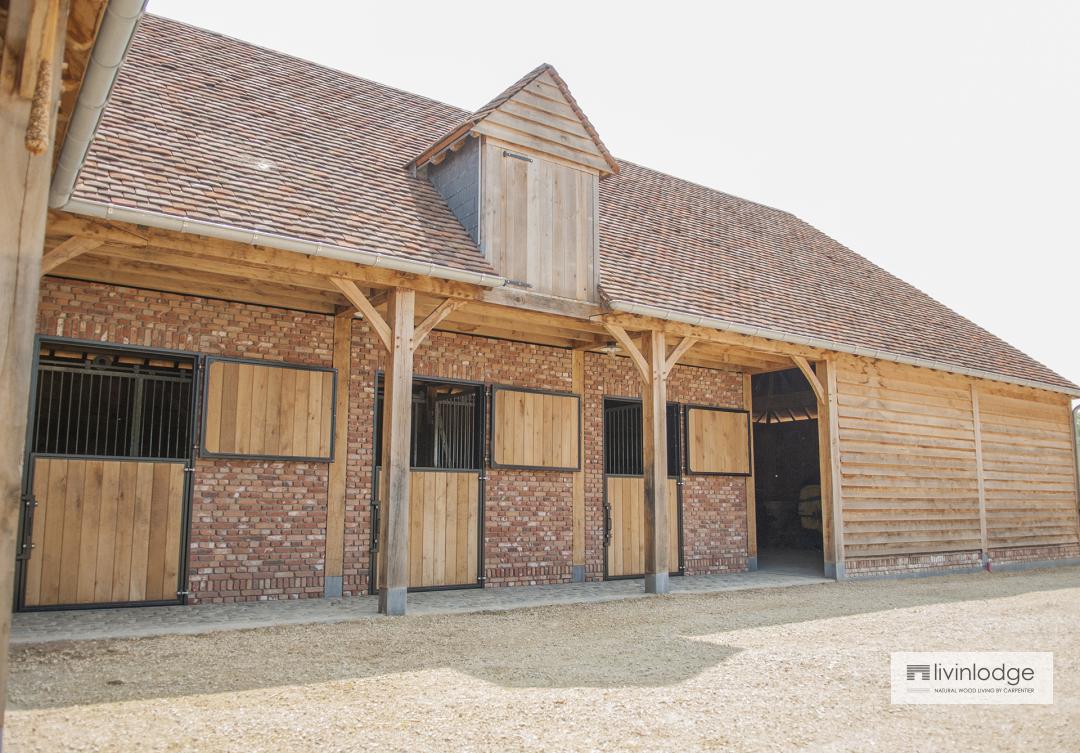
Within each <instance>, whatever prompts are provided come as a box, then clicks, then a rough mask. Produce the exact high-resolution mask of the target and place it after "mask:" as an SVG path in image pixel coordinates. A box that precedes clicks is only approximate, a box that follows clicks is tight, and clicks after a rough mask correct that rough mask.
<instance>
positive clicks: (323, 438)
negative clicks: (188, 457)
mask: <svg viewBox="0 0 1080 753" xmlns="http://www.w3.org/2000/svg"><path fill="white" fill-rule="evenodd" d="M207 371H208V373H207V378H206V405H205V411H204V430H203V448H204V450H205V452H206V453H208V454H210V455H222V456H228V457H267V458H303V459H311V460H329V459H330V457H331V437H332V434H333V420H332V419H333V414H334V372H333V371H332V370H328V369H316V368H311V367H302V366H291V365H289V364H281V363H265V364H264V363H251V362H245V361H236V360H230V359H213V360H211V361H210V363H209V368H208V370H207Z"/></svg>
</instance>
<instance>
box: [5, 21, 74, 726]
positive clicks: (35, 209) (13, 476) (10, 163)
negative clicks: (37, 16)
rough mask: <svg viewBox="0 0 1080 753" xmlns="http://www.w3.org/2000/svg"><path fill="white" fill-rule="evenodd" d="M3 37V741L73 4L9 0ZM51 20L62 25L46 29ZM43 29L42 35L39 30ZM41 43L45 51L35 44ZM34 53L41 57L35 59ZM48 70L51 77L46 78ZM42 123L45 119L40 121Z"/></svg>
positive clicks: (52, 22)
mask: <svg viewBox="0 0 1080 753" xmlns="http://www.w3.org/2000/svg"><path fill="white" fill-rule="evenodd" d="M7 5H8V8H7V23H6V26H5V30H4V39H3V41H2V42H0V52H2V55H0V58H2V60H0V166H2V167H0V301H3V305H2V306H0V419H2V420H3V425H4V430H3V431H2V432H0V458H2V459H3V462H0V568H2V569H0V745H2V742H3V713H4V708H5V700H4V699H5V698H6V697H7V676H8V638H9V637H10V633H11V604H12V601H13V595H14V593H13V592H14V588H15V546H16V542H15V538H16V532H17V531H18V528H19V515H20V508H21V506H22V501H21V493H22V474H23V450H24V441H25V437H26V418H27V413H28V411H27V406H28V405H29V401H30V376H31V374H30V364H31V363H33V353H34V330H35V319H36V317H37V307H38V293H39V283H40V281H41V255H42V249H43V248H44V244H45V219H46V212H47V209H48V206H47V204H48V194H49V176H50V173H51V168H52V155H53V141H54V137H55V128H56V117H55V113H56V109H57V102H58V98H59V91H60V70H61V63H62V62H63V56H64V43H65V40H66V33H65V29H66V28H67V13H68V3H67V2H66V1H64V2H59V3H53V4H50V5H49V6H48V7H49V10H50V12H49V13H48V15H47V16H46V17H45V21H44V23H43V25H42V26H40V27H36V26H35V24H34V23H32V22H31V16H32V14H33V13H34V11H35V7H36V8H37V12H38V13H40V12H41V8H43V7H45V5H44V4H43V3H37V4H35V3H31V2H27V1H26V0H21V1H20V0H13V2H11V3H8V4H7ZM49 24H55V25H54V26H52V27H51V28H47V27H48V26H49ZM35 35H37V36H35ZM35 47H37V48H38V49H39V55H31V54H30V53H29V50H30V49H31V48H35ZM35 57H36V58H37V59H36V60H35ZM20 62H22V63H23V64H25V65H26V72H27V74H28V75H29V74H33V75H35V76H36V77H39V78H40V79H41V80H40V81H37V80H35V83H36V84H37V85H38V87H39V89H40V90H41V91H42V92H44V94H45V95H46V96H45V97H44V98H43V99H39V101H38V106H39V112H38V114H39V115H40V114H42V113H44V114H45V115H46V120H45V121H44V125H45V128H44V133H41V132H40V131H39V132H37V133H36V136H37V137H39V138H40V137H41V136H42V135H44V136H45V139H44V144H40V140H39V141H36V142H35V143H38V144H40V145H42V146H44V150H43V151H42V152H40V153H32V152H31V151H29V149H28V148H27V141H28V138H27V134H28V130H27V129H28V126H30V125H31V121H32V119H33V117H32V109H33V103H32V101H31V100H30V99H27V98H25V97H23V96H22V93H21V92H20V87H19V80H18V77H17V76H16V68H17V67H18V66H19V63H20ZM46 74H47V78H46ZM36 125H38V126H40V125H42V121H40V120H39V121H38V122H37V123H36Z"/></svg>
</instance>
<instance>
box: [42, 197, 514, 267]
mask: <svg viewBox="0 0 1080 753" xmlns="http://www.w3.org/2000/svg"><path fill="white" fill-rule="evenodd" d="M60 209H62V210H63V211H65V212H71V213H72V214H80V215H84V216H87V217H98V218H103V219H111V220H117V221H120V222H130V223H132V224H135V225H145V226H147V227H153V228H157V229H159V230H172V231H175V232H181V233H190V234H193V235H203V236H206V237H208V238H218V239H220V240H225V241H233V242H235V243H243V244H246V245H250V246H265V247H267V248H273V249H277V250H279V251H291V252H293V253H297V254H304V255H306V256H321V257H324V258H327V259H336V260H339V261H348V262H352V263H354V264H360V265H362V266H366V267H380V268H382V269H391V270H394V271H395V272H404V273H407V274H414V275H422V276H424V277H435V278H438V279H441V280H448V281H451V282H462V283H468V284H470V285H481V286H483V287H487V288H496V287H500V286H501V285H504V284H505V283H506V280H505V279H504V278H502V277H500V276H498V275H494V274H488V273H487V272H471V271H469V270H467V269H455V268H454V267H444V266H442V265H439V264H435V263H434V262H420V261H412V260H410V259H402V258H400V257H397V256H391V255H390V254H384V253H378V252H371V251H362V250H360V249H352V248H346V247H344V246H337V245H334V244H328V243H317V242H315V241H305V240H301V239H298V238H290V237H288V236H285V235H279V234H276V233H265V232H259V231H256V230H245V229H243V228H238V227H233V226H231V225H222V224H219V223H216V222H207V221H205V220H190V219H187V218H184V217H176V216H173V215H168V214H162V213H160V212H150V211H147V210H143V209H129V208H127V207H118V206H115V205H113V204H102V203H99V202H94V201H85V200H83V199H72V200H71V201H69V202H68V203H67V204H65V205H64V206H62V207H60Z"/></svg>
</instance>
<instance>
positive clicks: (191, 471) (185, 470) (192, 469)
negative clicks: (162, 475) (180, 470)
mask: <svg viewBox="0 0 1080 753" xmlns="http://www.w3.org/2000/svg"><path fill="white" fill-rule="evenodd" d="M194 472H195V469H194V468H188V467H187V466H184V473H194Z"/></svg>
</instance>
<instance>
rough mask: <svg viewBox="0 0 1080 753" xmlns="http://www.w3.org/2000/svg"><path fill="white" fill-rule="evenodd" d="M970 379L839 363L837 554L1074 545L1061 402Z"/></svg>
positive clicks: (873, 364) (1064, 406) (1066, 431)
mask: <svg viewBox="0 0 1080 753" xmlns="http://www.w3.org/2000/svg"><path fill="white" fill-rule="evenodd" d="M972 385H973V382H972V380H970V379H967V378H962V377H956V376H951V375H946V374H940V373H937V372H932V371H929V370H926V369H917V368H914V367H908V366H902V365H898V364H890V363H886V362H872V361H867V360H861V359H840V360H838V366H837V413H838V428H839V449H840V476H841V494H842V500H843V501H842V514H843V533H844V554H845V556H846V557H880V556H892V555H906V554H921V553H934V552H956V551H969V550H981V549H984V548H987V546H988V547H990V548H993V547H1006V546H1027V545H1044V544H1059V543H1073V542H1076V541H1077V515H1076V486H1075V484H1076V482H1075V477H1074V476H1073V470H1072V465H1071V463H1072V456H1071V452H1072V450H1071V446H1072V445H1071V437H1070V434H1069V432H1070V431H1071V429H1070V424H1069V421H1070V416H1069V411H1068V408H1067V404H1066V401H1065V399H1064V398H1059V397H1056V396H1051V395H1049V393H1046V394H1045V395H1043V394H1042V393H1038V392H1036V391H1034V390H1020V389H1016V390H1013V389H1012V388H1009V387H1006V386H1004V385H996V384H993V383H989V382H978V381H977V382H974V385H975V386H974V388H973V386H972ZM976 392H977V393H978V394H977V395H976V394H975V393H976ZM976 410H977V411H978V413H976ZM980 440H981V441H980ZM977 443H978V446H979V450H977ZM981 506H985V518H984V517H983V514H982V512H981V510H980V507H981ZM984 525H985V528H986V531H987V537H988V541H987V542H985V543H984V541H983V533H982V529H983V526H984Z"/></svg>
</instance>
